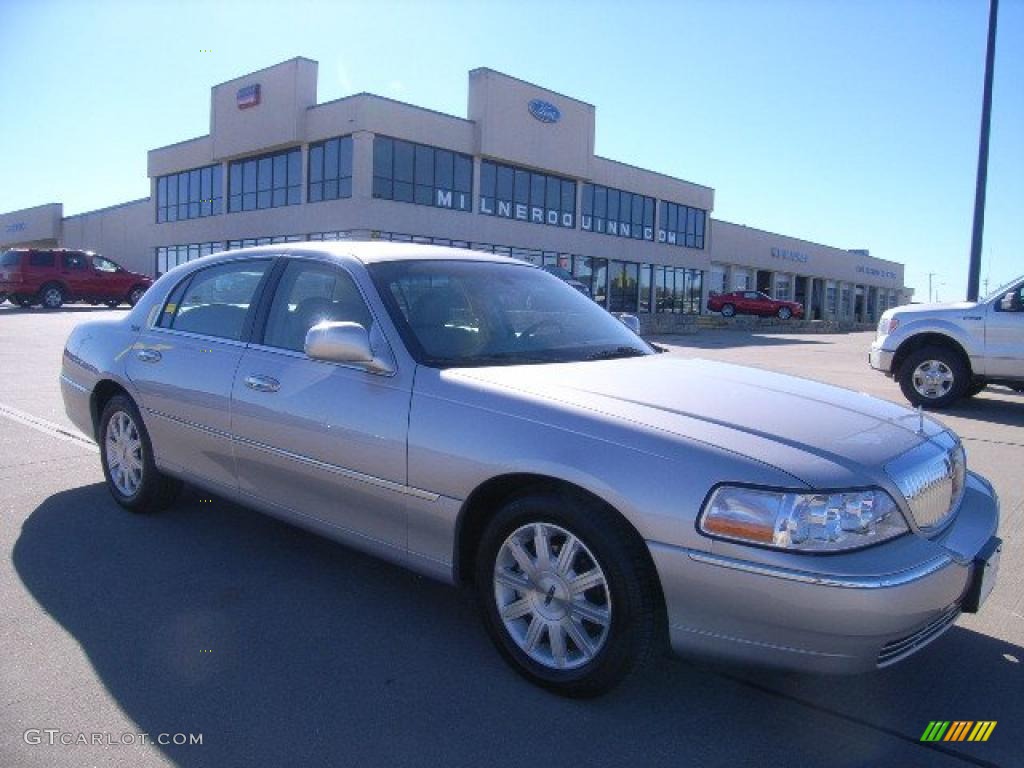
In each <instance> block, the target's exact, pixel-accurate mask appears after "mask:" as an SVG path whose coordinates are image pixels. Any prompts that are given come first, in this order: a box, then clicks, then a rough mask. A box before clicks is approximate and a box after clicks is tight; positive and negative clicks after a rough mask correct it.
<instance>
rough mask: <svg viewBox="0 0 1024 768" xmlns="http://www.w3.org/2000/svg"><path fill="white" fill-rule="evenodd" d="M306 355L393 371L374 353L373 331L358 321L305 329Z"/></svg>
mask: <svg viewBox="0 0 1024 768" xmlns="http://www.w3.org/2000/svg"><path fill="white" fill-rule="evenodd" d="M305 351H306V354H307V355H309V357H311V358H312V359H313V360H325V361H327V362H330V363H356V364H360V365H364V366H366V370H368V371H370V372H371V373H391V372H392V370H393V369H392V367H391V366H390V365H389V364H388V363H387V362H386V361H385V360H383V359H381V358H379V357H377V356H376V355H374V354H373V347H372V345H371V344H370V334H369V333H367V331H366V329H365V328H364V327H363V326H361V325H360V324H359V323H338V322H329V321H327V322H322V323H317V324H316V325H314V326H313V327H312V328H310V329H309V330H308V331H307V332H306V344H305Z"/></svg>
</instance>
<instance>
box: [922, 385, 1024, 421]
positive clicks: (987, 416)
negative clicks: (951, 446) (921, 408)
mask: <svg viewBox="0 0 1024 768" xmlns="http://www.w3.org/2000/svg"><path fill="white" fill-rule="evenodd" d="M932 413H934V414H935V415H936V416H938V417H939V418H942V417H943V416H945V415H949V416H959V417H960V418H962V419H971V420H972V421H986V422H989V423H991V424H999V425H1001V426H1007V427H1024V394H1022V393H1020V392H1014V391H1013V390H1012V389H1007V388H1005V387H995V386H992V387H989V388H988V389H987V390H986V391H985V393H984V394H982V395H980V396H978V397H972V398H970V399H966V400H959V401H957V402H956V403H954V404H953V405H952V406H950V407H948V408H945V409H943V410H941V411H933V412H932Z"/></svg>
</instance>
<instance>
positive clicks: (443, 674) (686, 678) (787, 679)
mask: <svg viewBox="0 0 1024 768" xmlns="http://www.w3.org/2000/svg"><path fill="white" fill-rule="evenodd" d="M123 314H124V310H114V311H109V310H106V309H102V310H100V309H93V308H86V307H76V306H71V307H67V308H65V309H64V310H63V311H60V312H54V313H44V312H42V311H40V310H33V311H23V310H18V309H15V308H13V307H10V305H6V304H5V305H3V306H2V307H0V370H2V371H3V372H4V374H3V385H2V388H0V483H2V492H0V511H2V516H3V525H2V527H0V547H2V552H3V557H2V560H0V617H2V619H0V644H2V645H0V648H2V652H0V766H26V767H28V766H85V765H131V766H149V765H165V764H166V765H182V766H235V765H238V766H241V765H246V766H249V765H275V766H277V765H308V766H312V765H388V766H421V765H456V766H479V765H491V766H494V765H523V764H527V763H530V762H533V761H541V762H543V763H545V764H549V765H556V766H561V765H566V766H568V765H572V766H581V765H584V766H586V765H624V764H636V765H671V766H681V765H701V766H719V765H721V766H734V765H746V764H751V763H754V762H755V761H756V762H757V763H758V764H759V765H761V766H817V765H829V766H863V765H893V766H965V765H967V766H970V765H975V766H988V765H999V766H1014V765H1024V755H1022V753H1021V745H1022V743H1024V742H1022V736H1024V704H1022V699H1021V691H1022V690H1024V668H1022V664H1024V597H1022V595H1024V589H1022V586H1024V568H1022V567H1021V562H1022V559H1024V543H1022V539H1024V537H1022V535H1021V530H1022V522H1021V521H1022V518H1024V396H1022V395H1020V394H1017V393H1014V392H1011V391H1009V390H1006V389H1001V388H990V390H988V391H986V392H985V393H983V394H982V395H980V396H979V397H977V398H975V399H974V400H972V401H969V402H966V403H964V404H962V405H960V406H958V407H957V408H955V409H953V410H951V411H949V412H947V413H944V414H942V415H941V416H940V418H941V420H943V421H944V422H946V423H947V424H949V426H951V427H952V428H954V429H955V430H956V431H957V432H958V433H959V434H960V435H961V436H962V437H963V438H964V441H965V444H966V446H967V448H968V451H969V463H970V466H971V467H972V468H973V469H975V470H978V471H980V472H981V473H982V474H985V475H986V476H988V477H989V478H990V479H991V480H992V481H993V482H994V484H995V486H996V489H997V490H998V492H999V494H1000V497H1001V500H1002V504H1003V523H1002V528H1001V535H1002V536H1003V538H1004V540H1005V545H1004V551H1003V558H1002V563H1001V571H1000V581H999V583H998V585H997V586H996V589H995V591H994V592H993V594H992V596H991V597H990V599H989V601H988V603H987V604H986V605H985V606H984V610H983V612H982V613H981V614H978V615H976V616H965V617H962V618H961V619H960V620H959V622H958V624H957V626H956V627H954V628H953V629H952V630H950V631H949V632H948V633H947V634H946V635H945V636H944V637H943V638H941V639H940V640H938V641H937V642H935V643H934V644H933V645H932V646H931V647H929V648H928V649H926V650H925V651H923V652H922V653H920V654H918V655H917V656H916V657H914V658H912V659H910V660H908V661H907V662H905V663H903V664H901V665H898V666H896V667H895V668H890V669H888V670H884V671H880V672H876V673H871V674H868V675H864V676H860V677H838V678H837V677H816V676H810V675H799V674H789V673H779V672H766V671H762V670H751V669H741V668H735V667H722V666H713V665H708V664H705V663H702V662H699V661H695V660H688V659H674V658H665V659H664V660H662V661H661V662H660V663H658V664H656V665H654V666H653V667H652V668H650V669H648V670H646V671H645V672H644V673H643V674H641V675H638V676H636V677H634V678H633V679H632V680H630V681H629V683H627V684H626V685H625V686H623V687H622V688H620V689H617V690H616V691H614V692H613V693H612V694H610V695H608V696H606V697H604V698H601V699H598V700H596V701H582V702H581V701H566V700H562V699H559V698H556V697H553V696H551V695H549V694H547V693H544V692H542V691H540V690H538V689H536V688H534V687H532V686H530V685H529V684H527V683H526V682H524V681H522V680H521V679H520V678H519V677H518V676H516V675H515V674H514V673H513V672H512V671H511V670H510V669H508V668H507V667H506V666H505V665H504V664H503V663H502V662H501V660H500V659H499V658H498V655H497V654H496V653H495V652H494V651H493V650H492V648H491V645H490V643H489V641H488V639H487V637H486V636H485V633H484V631H483V629H482V627H481V625H480V624H479V622H478V621H477V617H476V615H475V609H474V606H473V601H472V599H471V598H470V597H469V596H467V595H466V594H463V593H461V592H459V591H456V590H453V589H450V588H447V587H445V586H443V585H439V584H435V583H433V582H430V581H428V580H425V579H423V578H420V577H418V576H415V575H413V574H410V573H407V572H405V571H403V570H401V569H399V568H396V567H393V566H390V565H386V564H383V563H381V562H379V561H377V560H374V559H372V558H370V557H367V556H364V555H361V554H358V553H355V552H352V551H350V550H348V549H346V548H344V547H342V546H340V545H337V544H334V543H331V542H327V541H324V540H322V539H318V538H316V537H315V536H313V535H311V534H308V533H305V532H303V531H300V530H297V529H295V528H291V527H289V526H287V525H284V524H282V523H279V522H277V521H275V520H272V519H270V518H267V517H264V516H262V515H259V514H257V513H253V512H250V511H247V510H245V509H243V508H240V507H237V506H235V505H232V504H229V503H227V502H223V501H220V500H218V499H216V498H211V497H209V496H205V495H201V494H199V493H197V492H189V493H187V494H186V496H185V497H184V498H183V499H182V501H181V502H180V503H179V504H178V505H176V506H175V507H173V508H172V509H170V510H168V511H167V512H165V513H163V514H160V515H157V516H152V517H142V516H132V515H129V514H127V513H125V512H123V511H122V510H121V509H120V508H119V507H117V506H116V505H115V504H114V502H113V501H112V500H111V499H110V497H109V495H108V494H107V492H106V490H105V488H104V487H103V484H102V483H103V476H102V472H101V470H100V467H99V461H98V455H97V453H96V451H95V449H94V448H91V447H90V446H89V445H88V444H86V443H85V442H84V441H82V440H80V439H77V438H75V437H73V436H70V435H69V434H66V433H65V432H63V431H62V430H69V431H70V430H71V429H72V428H71V426H70V424H69V422H68V421H67V419H66V418H65V416H64V414H63V408H62V404H61V401H60V391H59V386H58V382H57V375H58V371H59V364H60V350H61V348H62V345H63V341H64V338H65V337H66V335H67V333H68V331H69V330H70V329H71V328H72V327H73V326H74V325H75V324H76V323H78V322H81V321H83V320H88V319H98V318H111V317H119V316H123ZM659 341H660V343H664V344H666V345H668V346H669V347H670V349H671V352H670V353H671V354H678V355H687V356H698V357H708V358H715V359H720V360H726V361H732V362H741V363H745V364H749V365H753V366H756V367H763V368H768V369H772V370H777V371H782V372H786V373H793V374H797V375H802V376H807V377H810V378H815V379H819V380H822V381H826V382H829V383H833V384H839V385H843V386H847V387H850V388H853V389H857V390H861V391H865V392H868V393H870V394H873V395H877V396H879V397H883V398H887V399H890V400H893V401H896V402H903V400H902V397H901V395H900V392H899V389H898V387H897V386H896V385H895V384H894V383H892V382H891V381H889V380H888V379H886V378H885V377H883V376H881V375H880V374H877V373H874V372H872V371H870V370H869V369H868V368H867V365H866V350H867V347H868V344H869V343H870V334H850V335H836V336H832V335H814V334H808V335H785V334H775V335H770V336H769V335H765V336H758V335H755V334H750V333H746V332H731V331H716V332H706V333H704V334H702V335H698V336H690V337H664V338H661V339H659ZM822 428H823V429H827V425H822ZM932 720H973V721H978V720H995V721H997V722H998V725H997V726H996V728H995V730H994V731H993V733H992V736H991V738H990V739H989V741H988V742H986V743H972V742H962V743H955V744H941V745H932V744H922V743H920V742H919V739H920V737H921V735H922V733H923V731H924V730H925V728H926V726H927V725H928V723H929V722H930V721H932ZM28 729H39V730H41V731H42V730H45V729H56V730H58V731H60V732H61V733H70V734H73V735H75V736H77V734H79V733H84V734H93V733H99V734H104V735H105V736H104V741H110V740H115V741H127V738H125V735H126V734H139V733H147V734H150V735H151V736H152V737H153V738H156V737H157V735H158V734H171V735H173V734H178V733H184V734H202V744H201V745H181V746H176V745H174V744H168V745H157V744H152V745H145V746H142V745H139V744H138V743H135V744H124V743H117V744H106V743H104V744H73V745H61V744H59V743H58V744H55V745H53V746H51V745H49V744H48V743H47V742H46V741H45V739H46V736H45V734H44V735H43V736H42V740H43V743H41V744H30V743H27V742H26V739H25V732H26V730H28ZM133 739H134V740H135V741H137V740H138V737H137V736H135V737H133Z"/></svg>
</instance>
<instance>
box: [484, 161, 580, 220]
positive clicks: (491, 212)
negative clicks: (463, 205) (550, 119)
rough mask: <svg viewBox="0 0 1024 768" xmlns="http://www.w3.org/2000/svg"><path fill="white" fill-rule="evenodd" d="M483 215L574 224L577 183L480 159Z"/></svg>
mask: <svg viewBox="0 0 1024 768" xmlns="http://www.w3.org/2000/svg"><path fill="white" fill-rule="evenodd" d="M478 210H479V212H480V213H482V214H484V215H485V216H500V217H501V218H504V219H515V220H517V221H528V222H530V223H532V224H549V225H551V226H554V227H567V228H569V229H572V228H574V227H575V226H576V182H575V181H572V180H570V179H563V178H561V177H559V176H551V175H549V174H546V173H535V172H533V171H527V170H525V169H523V168H515V167H513V166H511V165H502V164H500V163H492V162H491V161H489V160H482V161H481V162H480V206H479V209H478Z"/></svg>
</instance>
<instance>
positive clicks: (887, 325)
mask: <svg viewBox="0 0 1024 768" xmlns="http://www.w3.org/2000/svg"><path fill="white" fill-rule="evenodd" d="M899 325H900V319H899V317H898V316H897V315H889V316H888V317H887V316H885V315H882V319H881V320H879V321H878V335H879V336H888V335H889V334H890V333H892V332H893V331H895V330H896V329H897V328H899Z"/></svg>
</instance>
